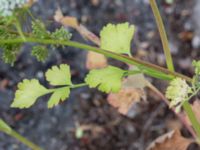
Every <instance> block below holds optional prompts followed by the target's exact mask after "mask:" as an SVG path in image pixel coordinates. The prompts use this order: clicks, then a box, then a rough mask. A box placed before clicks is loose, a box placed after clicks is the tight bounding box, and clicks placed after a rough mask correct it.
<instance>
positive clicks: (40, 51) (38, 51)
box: [31, 45, 48, 62]
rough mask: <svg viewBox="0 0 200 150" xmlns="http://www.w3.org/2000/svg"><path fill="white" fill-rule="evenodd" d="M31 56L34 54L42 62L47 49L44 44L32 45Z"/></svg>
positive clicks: (45, 56)
mask: <svg viewBox="0 0 200 150" xmlns="http://www.w3.org/2000/svg"><path fill="white" fill-rule="evenodd" d="M31 54H32V56H35V57H36V58H37V60H38V61H42V62H44V61H45V60H46V58H47V57H48V49H47V48H46V46H41V45H38V46H34V47H33V49H32V52H31Z"/></svg>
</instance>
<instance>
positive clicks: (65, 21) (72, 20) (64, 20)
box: [54, 8, 79, 29]
mask: <svg viewBox="0 0 200 150" xmlns="http://www.w3.org/2000/svg"><path fill="white" fill-rule="evenodd" d="M54 20H55V21H57V22H59V23H61V24H62V25H63V26H68V27H72V28H75V29H77V28H78V27H79V23H78V20H77V18H76V17H72V16H63V14H62V11H61V9H60V8H58V9H57V11H56V12H55V15H54Z"/></svg>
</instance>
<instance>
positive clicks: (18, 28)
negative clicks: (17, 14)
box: [15, 19, 26, 41]
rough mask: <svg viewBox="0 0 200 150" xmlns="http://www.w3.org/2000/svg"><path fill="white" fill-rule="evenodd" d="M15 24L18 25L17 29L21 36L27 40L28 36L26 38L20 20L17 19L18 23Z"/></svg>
mask: <svg viewBox="0 0 200 150" xmlns="http://www.w3.org/2000/svg"><path fill="white" fill-rule="evenodd" d="M15 26H16V29H17V31H18V32H19V35H20V36H21V38H22V39H23V40H24V41H26V38H25V36H24V33H23V31H22V28H21V24H20V22H19V20H18V19H16V24H15Z"/></svg>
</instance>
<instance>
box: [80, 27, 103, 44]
mask: <svg viewBox="0 0 200 150" xmlns="http://www.w3.org/2000/svg"><path fill="white" fill-rule="evenodd" d="M77 31H78V32H79V33H80V34H81V35H82V36H83V37H84V38H85V39H87V40H90V41H92V42H93V43H95V44H96V45H98V46H100V39H99V37H98V36H96V35H95V34H94V33H92V32H91V31H89V30H88V29H87V28H86V27H85V26H84V25H82V24H80V25H79V27H78V28H77Z"/></svg>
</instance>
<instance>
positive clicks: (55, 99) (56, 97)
mask: <svg viewBox="0 0 200 150" xmlns="http://www.w3.org/2000/svg"><path fill="white" fill-rule="evenodd" d="M69 94H70V88H69V87H64V88H59V89H57V90H56V91H55V92H54V93H53V94H52V95H51V98H50V100H49V101H48V108H52V107H53V106H55V105H57V104H58V103H59V102H60V101H64V100H65V99H66V98H68V97H69Z"/></svg>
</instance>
